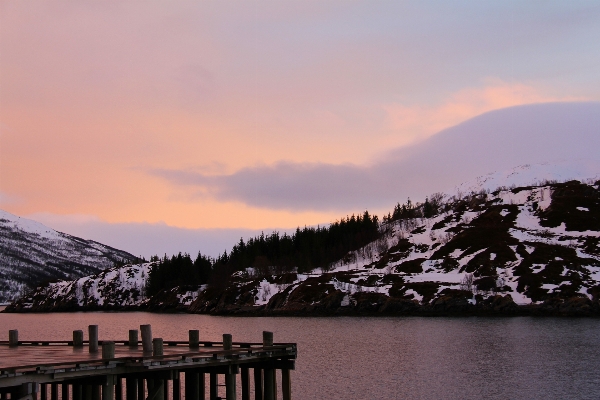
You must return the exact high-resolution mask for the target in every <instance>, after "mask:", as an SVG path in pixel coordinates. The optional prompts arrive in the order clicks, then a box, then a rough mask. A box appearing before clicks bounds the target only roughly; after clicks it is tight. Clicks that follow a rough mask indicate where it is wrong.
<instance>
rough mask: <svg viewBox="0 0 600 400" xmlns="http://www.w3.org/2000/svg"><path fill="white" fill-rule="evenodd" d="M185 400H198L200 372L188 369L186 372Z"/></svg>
mask: <svg viewBox="0 0 600 400" xmlns="http://www.w3.org/2000/svg"><path fill="white" fill-rule="evenodd" d="M184 379H185V400H198V399H199V391H200V385H199V381H198V371H196V370H194V369H187V370H186V371H185V378H184Z"/></svg>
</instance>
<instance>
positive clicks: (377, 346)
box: [0, 312, 600, 399]
mask: <svg viewBox="0 0 600 400" xmlns="http://www.w3.org/2000/svg"><path fill="white" fill-rule="evenodd" d="M145 323H150V324H152V331H153V334H154V336H155V337H162V338H163V339H165V340H187V331H188V330H189V329H199V330H200V337H201V340H214V341H218V340H220V339H221V337H222V336H221V335H222V334H223V333H231V334H233V338H234V341H261V338H262V331H263V330H271V331H273V332H274V334H275V341H286V342H297V343H298V360H297V364H296V371H295V372H294V373H293V375H292V391H293V397H294V398H295V399H338V398H341V399H367V398H368V399H402V398H427V399H429V398H448V399H465V398H469V399H479V398H499V399H500V398H502V399H505V398H522V399H532V398H599V397H600V357H599V356H600V350H599V349H600V334H599V332H600V329H599V328H600V320H596V319H566V318H565V319H559V318H543V319H542V318H538V319H536V318H526V317H523V318H475V317H473V318H346V317H340V318H231V317H211V316H206V315H187V314H152V313H143V312H134V313H101V312H98V313H57V314H0V327H1V328H2V330H3V331H4V332H5V333H1V332H0V334H1V335H3V336H6V337H8V330H9V329H18V330H19V337H20V338H21V339H23V340H29V339H38V340H40V339H47V340H66V339H68V338H70V337H71V336H72V331H73V330H75V329H83V330H84V331H87V329H86V327H87V325H89V324H98V325H99V326H100V329H99V330H100V339H126V338H127V332H128V330H129V329H136V328H139V325H140V324H145ZM3 339H4V338H3Z"/></svg>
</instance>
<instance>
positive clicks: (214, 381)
mask: <svg viewBox="0 0 600 400" xmlns="http://www.w3.org/2000/svg"><path fill="white" fill-rule="evenodd" d="M218 378H219V376H218V375H217V373H216V372H211V373H210V377H209V382H208V385H209V386H210V390H209V391H210V400H217V397H219V380H218Z"/></svg>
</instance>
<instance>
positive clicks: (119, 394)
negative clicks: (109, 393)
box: [115, 376, 123, 400]
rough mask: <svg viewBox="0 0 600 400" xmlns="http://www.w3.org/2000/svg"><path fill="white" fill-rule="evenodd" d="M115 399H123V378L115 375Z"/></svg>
mask: <svg viewBox="0 0 600 400" xmlns="http://www.w3.org/2000/svg"><path fill="white" fill-rule="evenodd" d="M115 378H116V380H115V400H123V379H121V377H120V376H117V377H115Z"/></svg>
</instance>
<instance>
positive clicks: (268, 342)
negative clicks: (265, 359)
mask: <svg viewBox="0 0 600 400" xmlns="http://www.w3.org/2000/svg"><path fill="white" fill-rule="evenodd" d="M263 346H265V347H267V346H273V332H269V331H263Z"/></svg>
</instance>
